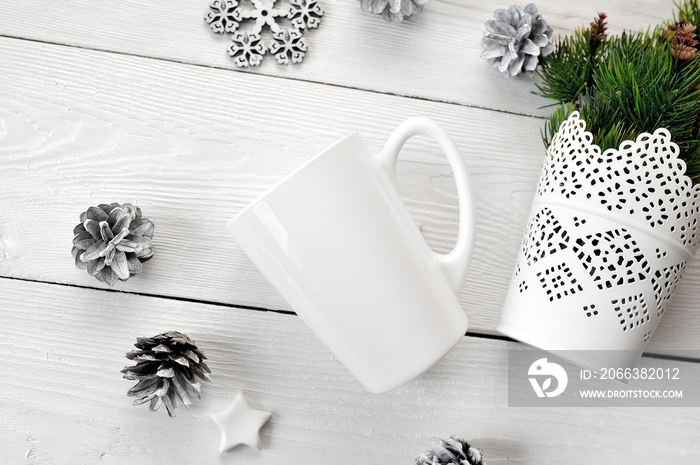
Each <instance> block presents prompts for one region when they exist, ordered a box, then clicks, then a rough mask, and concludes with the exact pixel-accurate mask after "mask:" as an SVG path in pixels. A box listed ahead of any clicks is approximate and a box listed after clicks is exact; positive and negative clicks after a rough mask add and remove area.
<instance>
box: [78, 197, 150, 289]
mask: <svg viewBox="0 0 700 465" xmlns="http://www.w3.org/2000/svg"><path fill="white" fill-rule="evenodd" d="M153 230H154V226H153V223H152V222H151V220H149V219H146V218H144V217H143V216H142V215H141V209H140V208H139V207H135V206H133V205H132V204H130V203H125V204H118V203H113V204H111V205H106V204H100V205H98V206H96V207H90V208H88V209H87V211H85V212H83V213H81V214H80V224H78V225H77V226H76V227H75V228H74V229H73V235H74V237H73V250H72V253H73V258H74V259H75V266H76V267H78V268H80V269H81V270H87V272H88V273H89V274H90V276H94V277H95V278H97V279H98V280H100V281H102V282H105V283H107V284H109V285H110V286H114V284H115V283H116V282H117V281H118V280H122V281H126V280H127V279H129V277H131V276H133V275H136V274H139V273H140V272H141V270H142V262H145V261H146V260H148V259H150V258H151V257H152V256H153V253H154V251H155V249H154V247H153V244H152V243H151V239H152V238H153Z"/></svg>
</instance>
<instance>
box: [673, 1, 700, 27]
mask: <svg viewBox="0 0 700 465" xmlns="http://www.w3.org/2000/svg"><path fill="white" fill-rule="evenodd" d="M673 4H674V5H675V6H676V8H677V9H678V16H676V14H675V13H674V14H673V21H674V22H677V21H679V20H681V19H685V20H686V21H688V22H689V23H690V24H694V25H696V26H697V25H700V5H699V4H698V0H685V1H683V2H680V3H679V2H676V1H674V2H673Z"/></svg>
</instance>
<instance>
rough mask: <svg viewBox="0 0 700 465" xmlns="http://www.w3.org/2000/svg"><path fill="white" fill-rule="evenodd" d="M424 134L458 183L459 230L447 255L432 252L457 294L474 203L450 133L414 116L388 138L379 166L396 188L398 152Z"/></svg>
mask: <svg viewBox="0 0 700 465" xmlns="http://www.w3.org/2000/svg"><path fill="white" fill-rule="evenodd" d="M418 134H425V135H428V136H430V137H432V138H433V139H435V140H436V141H437V142H438V144H440V147H441V148H442V150H443V152H444V153H445V155H446V156H447V160H448V161H449V163H450V166H451V167H452V172H453V173H454V177H455V182H456V184H457V199H458V201H459V230H458V233H457V242H456V243H455V246H454V248H453V249H452V251H450V252H449V253H447V254H439V253H436V252H433V256H434V258H435V260H436V261H437V263H438V265H439V266H440V268H441V269H442V272H443V274H444V275H445V277H446V278H447V282H448V283H449V284H450V287H452V289H453V290H454V292H455V294H457V295H459V294H460V293H461V291H462V287H463V286H464V281H465V280H466V278H467V271H468V270H469V263H470V262H471V258H472V252H473V250H474V241H475V238H476V204H475V202H474V196H473V194H472V188H471V181H470V179H469V173H468V172H467V165H466V164H465V163H464V160H463V159H462V155H461V154H460V152H459V148H457V144H455V142H454V141H453V140H452V138H451V137H450V135H449V134H447V132H446V131H445V130H444V129H442V128H441V127H440V126H438V124H437V123H435V122H434V121H432V120H430V119H428V118H423V117H415V118H410V119H408V120H406V121H404V122H403V123H401V124H400V125H399V126H398V127H397V128H396V129H395V130H394V132H393V133H392V134H391V136H389V139H388V140H387V142H386V145H385V146H384V149H383V150H382V151H381V152H380V153H379V156H378V157H379V163H380V165H381V166H382V168H383V169H384V171H385V172H386V173H387V174H388V176H389V179H390V180H391V182H392V184H393V185H394V188H396V164H397V162H398V159H399V152H400V151H401V148H402V147H403V146H404V144H405V143H406V141H408V139H410V138H411V137H413V136H415V135H418Z"/></svg>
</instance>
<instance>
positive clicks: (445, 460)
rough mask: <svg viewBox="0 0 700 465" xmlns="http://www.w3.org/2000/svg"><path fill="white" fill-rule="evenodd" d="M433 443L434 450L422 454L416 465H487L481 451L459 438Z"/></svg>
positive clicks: (453, 437) (435, 440) (437, 440)
mask: <svg viewBox="0 0 700 465" xmlns="http://www.w3.org/2000/svg"><path fill="white" fill-rule="evenodd" d="M431 443H432V446H433V448H432V449H431V450H429V451H426V452H424V453H422V454H421V455H420V456H419V457H418V458H417V459H416V465H443V464H445V465H447V464H455V465H486V464H485V463H484V462H483V460H482V458H481V451H480V450H479V449H477V448H476V447H473V446H471V445H469V443H468V442H467V441H465V440H464V439H462V438H461V437H459V436H452V437H450V439H448V440H447V441H443V440H442V439H438V438H433V439H432V440H431Z"/></svg>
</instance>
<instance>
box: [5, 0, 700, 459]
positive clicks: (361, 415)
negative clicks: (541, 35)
mask: <svg viewBox="0 0 700 465" xmlns="http://www.w3.org/2000/svg"><path fill="white" fill-rule="evenodd" d="M509 5H510V3H501V2H496V1H473V0H460V1H449V0H432V1H431V2H430V3H429V4H428V5H427V6H426V8H425V11H424V12H423V13H422V14H421V15H419V16H416V17H414V18H412V19H411V20H410V21H408V22H405V23H403V24H400V25H391V24H388V23H386V22H384V21H383V20H382V19H381V18H379V17H375V16H371V15H367V14H363V13H362V12H361V11H360V8H359V3H358V2H357V1H355V0H323V7H324V9H325V15H324V17H323V20H322V23H321V26H320V27H319V28H318V29H317V30H315V31H310V32H308V33H307V34H305V36H306V38H307V42H308V44H309V50H308V52H307V56H306V58H305V59H304V62H303V63H302V64H300V65H296V66H288V67H285V66H280V65H277V64H276V63H275V62H274V60H273V58H272V57H271V56H268V57H266V59H265V60H264V61H263V64H262V65H261V66H260V67H259V68H257V69H253V70H251V71H249V72H245V71H240V70H238V69H237V68H236V67H235V65H234V64H233V61H232V60H231V59H230V57H228V55H227V53H226V51H225V49H226V46H227V43H228V41H229V40H230V39H229V38H228V37H224V36H221V35H214V34H213V33H212V32H211V31H210V30H209V27H208V26H207V24H206V23H205V22H204V21H203V19H202V16H203V14H204V12H205V11H207V1H206V0H197V1H195V0H172V1H168V2H165V1H154V2H144V1H136V0H121V1H110V2H93V1H87V0H53V1H40V2H26V1H12V0H5V1H3V2H1V3H0V57H1V58H0V354H1V355H2V361H3V363H2V381H0V393H1V394H2V395H1V396H0V444H2V445H1V446H0V463H3V464H25V463H27V464H29V463H32V464H95V463H109V464H147V463H150V464H180V463H182V464H185V463H197V464H205V463H206V464H209V463H232V464H233V463H247V464H257V463H260V464H276V465H280V464H336V465H341V464H348V465H350V464H360V463H361V464H397V465H398V464H410V463H413V460H414V458H415V457H416V456H417V455H418V454H419V453H421V452H422V451H424V450H425V449H426V448H428V446H429V444H430V438H431V437H432V436H437V437H443V438H446V437H449V436H450V435H452V434H460V435H463V436H464V437H465V438H467V439H469V440H471V441H472V442H473V443H474V444H476V445H477V446H478V447H480V448H481V449H482V450H483V451H484V453H485V455H486V459H487V463H489V464H491V465H493V464H499V463H517V464H541V463H556V464H592V463H609V464H647V463H648V464H651V463H673V464H674V465H678V464H697V463H700V420H698V413H700V412H699V411H698V409H680V408H678V409H666V408H512V407H511V408H509V407H508V406H507V383H506V380H507V350H508V348H512V347H516V346H519V343H516V342H512V341H509V340H507V339H506V338H503V337H499V336H497V333H496V332H495V326H496V323H497V321H498V318H499V313H500V309H501V306H502V304H503V299H504V296H505V292H506V290H507V287H508V283H509V279H510V276H511V270H512V267H513V264H514V260H515V256H516V252H517V249H518V246H519V243H520V240H521V233H522V231H523V229H524V226H525V221H526V216H527V212H528V208H529V203H530V200H531V198H532V196H533V194H534V188H535V185H536V181H537V177H538V174H539V169H540V166H541V162H542V157H543V146H542V142H541V140H540V132H539V131H540V127H542V125H543V123H544V121H545V119H544V118H545V117H546V116H547V115H548V114H549V112H550V111H551V109H547V108H540V107H541V106H542V105H544V104H546V103H548V102H546V101H545V100H543V99H541V98H540V97H537V96H535V95H533V94H531V91H532V90H534V82H535V81H534V80H531V79H510V80H509V79H505V78H502V77H501V76H500V75H498V73H497V72H496V71H495V70H492V69H488V68H487V67H486V65H485V62H484V61H483V60H481V59H480V58H479V53H480V46H479V40H480V38H481V35H482V33H483V23H484V22H485V21H486V20H488V19H490V18H491V16H492V13H493V11H494V10H495V9H496V8H503V7H507V6H509ZM523 6H524V5H523ZM538 7H539V10H540V12H541V13H542V15H543V16H544V17H545V18H546V19H547V20H548V22H549V23H550V25H552V27H553V28H554V31H555V36H556V35H558V34H566V33H569V32H571V31H572V30H573V29H574V28H576V27H580V26H582V25H587V24H588V22H589V21H590V20H591V19H592V17H593V16H594V15H595V13H596V12H597V11H599V10H601V11H605V12H607V13H608V15H609V26H610V29H611V31H613V32H619V31H620V30H622V29H623V28H627V29H635V30H637V29H640V28H643V27H646V26H647V25H649V24H655V23H657V22H659V21H661V20H663V19H667V18H671V17H672V12H673V2H672V0H644V1H640V2H626V1H623V0H609V1H605V2H602V1H601V2H590V1H583V2H560V1H555V0H543V1H540V2H538ZM414 115H422V116H428V117H430V118H433V119H435V120H436V121H438V122H439V123H440V124H441V125H443V126H444V127H445V128H446V129H447V130H448V131H449V132H450V133H451V134H452V136H453V137H454V139H455V141H456V142H457V144H458V145H459V147H460V149H461V150H462V153H463V156H464V160H465V161H466V163H467V165H468V168H469V170H470V172H471V175H472V178H473V183H474V187H475V194H476V197H477V203H478V239H477V245H476V250H475V257H474V261H473V265H472V268H471V270H470V273H469V277H468V281H467V283H466V286H465V289H464V292H463V293H462V295H461V303H462V305H463V307H464V310H465V311H466V312H467V314H468V316H469V318H470V322H471V324H470V329H469V333H468V334H467V336H466V337H464V340H463V341H462V342H461V343H460V344H459V345H458V346H457V347H456V348H455V349H454V350H453V351H452V352H451V353H450V354H448V356H446V357H445V358H444V359H443V360H441V361H440V362H439V363H438V364H437V365H436V366H435V367H433V368H432V369H430V370H429V371H428V372H427V373H425V374H424V375H423V376H421V377H420V378H419V379H417V380H415V381H413V382H411V383H409V384H407V385H405V386H403V387H401V388H399V389H396V390H394V391H392V392H390V393H387V394H381V395H376V394H370V393H368V392H366V391H365V390H364V388H362V386H361V385H360V384H359V383H358V382H357V381H356V380H355V379H354V378H353V377H352V376H351V375H350V374H349V373H348V372H347V371H346V370H345V369H344V368H343V367H342V366H341V365H340V363H339V362H337V361H336V360H335V359H334V358H333V357H332V356H331V355H330V353H329V352H328V351H327V349H326V348H325V347H324V346H323V345H322V344H321V343H320V342H319V341H318V340H317V339H316V338H315V336H314V335H313V334H312V333H311V332H310V331H309V330H308V329H307V327H306V326H305V325H304V324H303V323H302V322H301V321H300V320H299V319H298V317H297V316H296V315H294V313H293V312H292V311H291V309H290V308H289V306H288V305H287V304H286V303H285V302H284V300H283V299H282V298H281V297H280V296H279V294H278V293H277V292H276V291H275V290H274V289H273V288H272V286H271V285H270V284H269V283H268V282H267V281H266V280H265V279H264V278H263V277H262V275H261V274H260V273H259V272H258V271H257V269H256V268H255V267H254V266H253V265H252V263H251V262H250V261H249V259H248V258H247V257H246V256H245V254H244V253H243V252H242V251H241V249H240V248H239V247H238V245H237V244H236V242H235V241H234V240H233V239H232V238H231V237H229V236H228V235H227V234H226V232H225V230H224V224H225V223H226V221H227V220H228V219H229V218H231V217H232V216H233V215H235V214H236V213H237V212H238V211H240V210H241V209H242V208H243V207H244V206H245V205H246V204H247V203H248V202H250V201H251V200H253V199H254V198H255V197H256V196H258V195H259V194H261V193H262V192H263V191H265V190H266V189H267V188H269V187H270V186H272V185H273V184H274V183H275V182H276V181H278V180H279V179H281V178H282V177H283V176H284V175H285V174H287V173H288V172H290V171H291V170H293V169H294V168H296V167H297V166H299V165H300V164H302V163H303V162H304V161H305V160H307V159H309V158H310V157H311V156H313V155H314V154H315V153H317V152H318V151H320V150H321V149H323V148H324V147H325V146H327V145H329V144H330V143H332V142H333V141H335V140H336V139H338V138H339V137H341V136H343V135H345V134H346V133H348V132H351V131H354V130H357V131H360V132H361V133H362V134H363V136H364V137H365V138H366V140H367V141H368V143H369V144H371V145H372V146H373V147H375V148H376V149H377V150H379V149H380V148H381V146H382V144H383V141H384V140H385V139H386V137H387V136H388V135H389V133H390V132H391V131H392V129H393V128H394V127H395V126H396V125H397V124H398V123H399V122H400V121H402V120H404V119H405V118H406V117H409V116H414ZM399 184H400V186H399V187H400V190H401V193H402V196H403V197H404V199H405V201H406V203H407V205H408V207H409V209H410V212H411V214H412V215H413V216H414V218H415V219H416V221H417V222H418V223H420V224H421V225H423V226H422V231H423V234H424V236H425V237H426V238H427V240H428V241H429V243H430V244H431V246H432V247H433V248H434V249H435V250H437V251H445V250H448V249H450V248H451V244H452V242H453V241H454V238H455V235H456V223H457V202H456V197H455V186H454V181H453V179H452V176H451V172H450V169H449V166H448V164H447V161H446V160H445V159H443V157H442V155H441V154H440V150H438V148H437V145H436V144H434V143H432V142H430V141H429V140H427V139H425V140H423V139H414V140H412V141H411V142H409V144H408V145H407V147H406V149H405V150H404V152H403V153H402V158H401V162H400V169H399ZM113 201H117V202H132V203H135V204H137V205H139V206H140V207H141V208H142V210H143V211H144V214H145V215H146V216H147V217H149V218H150V219H152V220H153V221H154V223H155V225H156V234H155V238H154V243H155V246H156V255H155V257H154V259H153V260H151V261H150V262H148V263H146V264H145V267H144V270H145V271H144V273H143V275H140V276H137V277H135V278H132V279H131V280H129V281H128V282H120V283H118V284H117V285H116V286H115V287H114V289H111V288H108V286H105V285H103V284H101V283H99V282H98V281H96V280H95V279H94V278H92V277H90V276H88V274H87V273H85V272H84V271H80V270H78V269H76V268H75V267H74V265H73V260H72V258H71V256H70V248H71V239H72V229H73V226H74V225H75V224H77V222H78V215H79V214H80V212H81V211H83V210H85V209H86V208H87V207H89V206H91V205H96V204H98V203H110V202H113ZM699 288H700V263H699V261H698V260H697V259H696V260H695V261H694V262H693V263H692V264H691V265H690V266H689V269H688V271H687V273H686V276H685V278H684V281H683V282H682V283H681V285H680V286H679V288H678V290H677V295H676V296H675V298H674V301H673V302H672V305H671V308H670V310H669V311H668V312H667V314H666V316H665V318H664V321H663V322H662V324H661V327H659V329H658V331H657V332H656V334H655V335H654V338H653V340H652V342H651V344H650V346H649V350H650V351H653V352H665V353H673V352H674V351H677V350H682V349H700V337H699V336H698V334H700V333H699V331H700V312H698V308H697V307H698V298H699V297H700V291H699V290H698V289H699ZM168 330H178V331H182V332H185V333H187V334H188V335H189V336H190V337H192V338H193V339H194V340H196V341H197V343H198V345H199V347H200V348H201V349H202V350H203V351H204V352H205V353H206V354H207V356H208V357H209V366H210V368H211V369H212V372H213V374H212V380H213V382H212V383H211V384H206V385H205V386H204V387H203V397H202V399H201V400H200V401H196V402H195V404H194V405H193V406H192V407H191V408H190V409H189V410H184V409H180V411H179V414H178V415H177V416H176V417H175V418H174V419H170V418H168V416H167V415H166V414H165V413H163V412H156V413H152V412H149V411H148V409H147V408H145V407H134V406H132V405H131V400H130V399H129V398H127V396H126V395H125V392H126V390H127V389H128V388H129V387H131V386H132V385H133V382H131V381H128V380H125V379H123V378H122V377H121V374H120V369H121V368H123V366H125V365H127V364H128V360H127V359H126V358H125V357H124V353H125V352H127V351H128V350H130V348H131V346H132V344H133V343H134V342H135V339H136V337H137V336H152V335H155V334H158V333H160V332H164V331H168ZM238 390H242V391H243V392H244V393H245V395H246V396H247V398H248V400H249V402H250V404H251V405H252V406H253V407H255V408H258V409H264V410H269V411H271V412H273V416H272V418H271V420H270V421H269V422H268V423H267V424H266V425H265V426H264V427H263V429H262V430H261V439H262V451H258V450H255V449H251V448H248V447H245V446H241V447H238V448H235V449H233V450H232V451H230V452H227V453H224V454H219V452H218V442H219V431H218V429H217V427H216V425H215V424H214V423H213V422H212V421H211V420H210V418H209V413H210V412H213V411H220V410H223V409H224V408H225V407H226V406H227V405H228V403H229V402H230V401H231V399H232V398H233V396H234V395H235V393H236V392H237V391H238Z"/></svg>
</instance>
